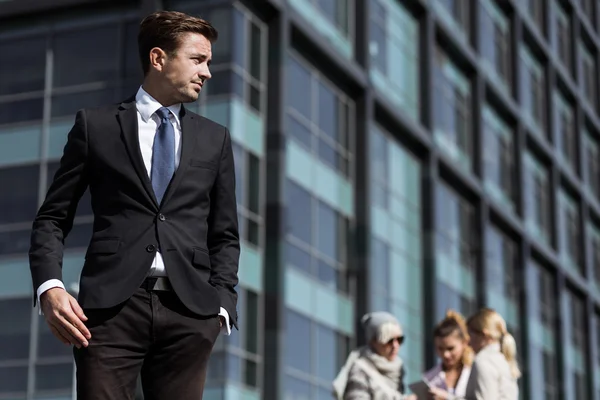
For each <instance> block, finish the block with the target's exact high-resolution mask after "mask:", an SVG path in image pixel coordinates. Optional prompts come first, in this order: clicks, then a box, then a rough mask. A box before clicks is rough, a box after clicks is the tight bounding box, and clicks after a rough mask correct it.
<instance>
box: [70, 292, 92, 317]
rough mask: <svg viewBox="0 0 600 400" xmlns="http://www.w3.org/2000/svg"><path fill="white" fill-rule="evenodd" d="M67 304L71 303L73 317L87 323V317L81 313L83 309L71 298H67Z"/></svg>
mask: <svg viewBox="0 0 600 400" xmlns="http://www.w3.org/2000/svg"><path fill="white" fill-rule="evenodd" d="M69 302H70V303H71V308H72V309H73V312H74V313H75V315H77V316H78V317H79V319H80V320H82V321H87V319H88V317H86V315H85V314H84V313H83V309H82V308H81V306H80V305H79V303H78V302H77V300H75V298H74V297H73V296H69Z"/></svg>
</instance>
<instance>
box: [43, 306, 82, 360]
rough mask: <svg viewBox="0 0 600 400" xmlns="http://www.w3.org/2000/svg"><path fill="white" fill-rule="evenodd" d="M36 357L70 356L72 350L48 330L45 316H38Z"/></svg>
mask: <svg viewBox="0 0 600 400" xmlns="http://www.w3.org/2000/svg"><path fill="white" fill-rule="evenodd" d="M38 319H39V322H38V324H39V325H38V326H39V333H38V347H37V349H38V354H37V357H38V359H40V358H45V357H72V355H73V350H72V348H71V346H67V345H65V344H64V343H62V342H61V341H59V340H58V339H57V338H56V337H55V336H54V335H53V334H52V332H51V331H50V327H48V323H47V322H46V318H45V317H44V316H41V315H40V316H39V318H38Z"/></svg>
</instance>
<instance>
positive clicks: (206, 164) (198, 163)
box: [190, 158, 217, 171]
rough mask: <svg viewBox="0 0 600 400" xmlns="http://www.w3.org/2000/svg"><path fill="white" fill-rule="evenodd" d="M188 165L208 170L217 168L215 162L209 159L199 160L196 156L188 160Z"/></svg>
mask: <svg viewBox="0 0 600 400" xmlns="http://www.w3.org/2000/svg"><path fill="white" fill-rule="evenodd" d="M190 167H196V168H204V169H210V170H213V171H216V170H217V164H216V163H214V162H211V161H203V160H199V159H197V158H192V159H191V160H190Z"/></svg>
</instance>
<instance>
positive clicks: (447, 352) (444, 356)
mask: <svg viewBox="0 0 600 400" xmlns="http://www.w3.org/2000/svg"><path fill="white" fill-rule="evenodd" d="M466 348H467V342H466V340H464V339H462V338H461V337H460V335H459V334H458V333H456V332H455V333H453V334H451V335H448V336H446V337H436V338H435V350H436V352H437V355H438V357H439V358H440V359H441V360H442V364H443V366H444V367H445V368H454V367H456V366H457V365H459V364H460V362H461V360H462V357H463V353H464V352H465V349H466Z"/></svg>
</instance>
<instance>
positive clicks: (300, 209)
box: [286, 180, 312, 243]
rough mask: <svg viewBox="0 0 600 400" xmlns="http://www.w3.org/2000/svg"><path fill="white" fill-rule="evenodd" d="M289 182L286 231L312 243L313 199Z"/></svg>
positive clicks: (287, 188) (306, 192) (287, 187)
mask: <svg viewBox="0 0 600 400" xmlns="http://www.w3.org/2000/svg"><path fill="white" fill-rule="evenodd" d="M287 182H288V183H287V185H286V191H287V196H286V198H287V201H286V231H287V232H288V233H290V234H291V235H293V236H295V237H297V238H298V239H301V240H303V241H304V242H306V243H312V240H311V238H312V197H311V195H310V193H309V192H308V191H306V190H304V189H303V188H301V187H300V186H298V185H296V184H295V183H293V182H292V181H290V180H288V181H287Z"/></svg>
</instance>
